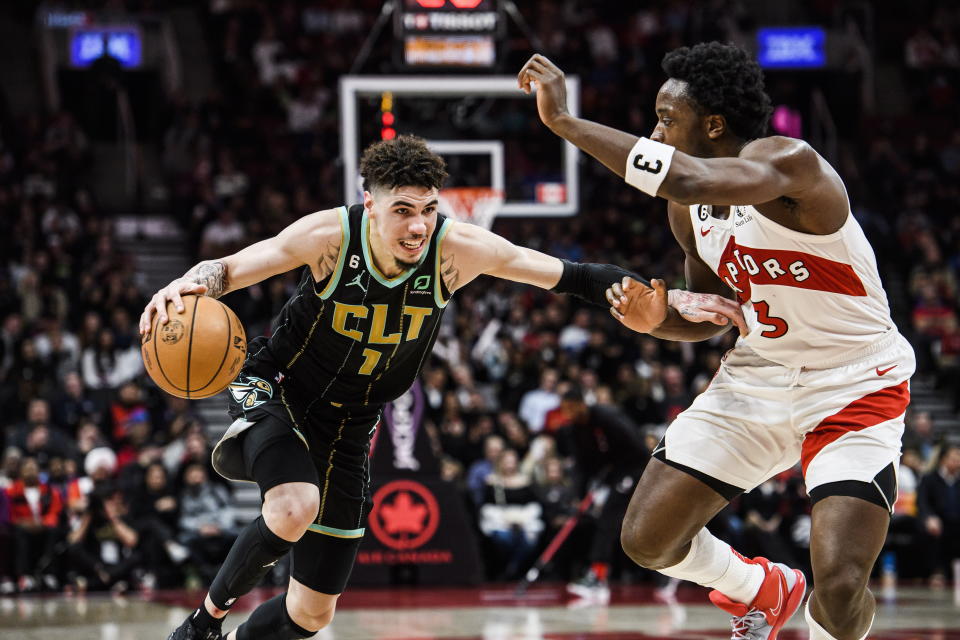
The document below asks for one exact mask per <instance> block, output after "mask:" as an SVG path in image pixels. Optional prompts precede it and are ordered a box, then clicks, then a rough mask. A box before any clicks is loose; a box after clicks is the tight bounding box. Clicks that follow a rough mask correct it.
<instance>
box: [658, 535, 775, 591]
mask: <svg viewBox="0 0 960 640" xmlns="http://www.w3.org/2000/svg"><path fill="white" fill-rule="evenodd" d="M660 573H662V574H663V575H665V576H670V577H671V578H679V579H681V580H689V581H690V582H696V583H697V584H699V585H702V586H704V587H710V588H711V589H716V590H717V591H719V592H720V593H722V594H723V595H725V596H727V597H728V598H730V599H731V600H734V601H736V602H742V603H744V604H750V603H751V602H753V599H754V598H755V597H756V596H757V592H758V591H760V585H762V584H763V578H764V572H763V567H761V566H760V565H758V564H750V563H748V562H744V560H743V559H742V558H741V557H740V556H738V555H737V554H736V553H734V551H733V549H731V548H730V545H728V544H727V543H726V542H723V541H722V540H720V539H719V538H716V537H714V536H713V534H711V533H710V532H709V531H707V530H706V529H705V528H704V529H701V530H700V532H699V533H698V534H697V535H696V536H694V538H693V540H691V541H690V551H689V553H687V555H686V557H685V558H684V559H683V560H681V561H680V562H678V563H677V564H675V565H673V566H672V567H667V568H666V569H661V570H660Z"/></svg>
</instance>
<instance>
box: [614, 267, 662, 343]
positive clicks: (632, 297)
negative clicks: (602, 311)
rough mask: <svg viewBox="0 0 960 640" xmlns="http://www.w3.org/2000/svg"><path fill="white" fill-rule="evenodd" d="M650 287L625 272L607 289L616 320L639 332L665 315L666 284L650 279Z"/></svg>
mask: <svg viewBox="0 0 960 640" xmlns="http://www.w3.org/2000/svg"><path fill="white" fill-rule="evenodd" d="M650 284H651V285H653V286H652V288H651V287H648V286H647V285H645V284H643V283H642V282H637V281H636V280H634V279H633V278H631V277H629V276H626V277H624V278H623V281H622V282H615V283H614V284H613V285H611V286H610V288H608V289H607V294H606V295H607V302H609V303H610V313H611V314H612V315H613V317H614V318H616V319H617V320H619V321H620V323H621V324H622V325H623V326H625V327H627V328H629V329H633V330H634V331H637V332H639V333H650V332H651V331H653V330H654V329H656V328H657V327H659V326H660V324H661V323H662V322H663V321H664V320H665V319H666V318H667V287H666V285H665V284H664V283H663V280H651V281H650Z"/></svg>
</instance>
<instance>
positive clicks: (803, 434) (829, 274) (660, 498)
mask: <svg viewBox="0 0 960 640" xmlns="http://www.w3.org/2000/svg"><path fill="white" fill-rule="evenodd" d="M662 66H663V69H664V71H665V72H666V74H667V76H668V80H667V81H666V82H665V83H664V84H663V86H662V87H661V88H660V91H659V93H658V95H657V101H656V113H657V118H658V119H657V125H656V127H655V128H654V130H653V133H652V134H651V136H650V138H645V137H641V138H637V136H635V135H633V134H630V133H625V132H622V131H617V130H615V129H611V128H609V127H606V126H603V125H600V124H597V123H594V122H589V121H587V120H582V119H578V118H574V117H572V116H571V115H570V114H569V113H568V112H567V109H566V104H565V100H566V96H565V87H564V81H563V73H562V72H561V71H560V69H558V68H557V67H556V66H555V65H553V64H552V63H551V62H550V61H549V60H547V59H546V58H544V57H543V56H541V55H534V56H533V57H532V58H531V59H530V60H529V61H528V62H527V64H526V65H525V66H524V67H523V69H522V70H521V72H520V75H519V77H518V82H519V84H520V86H521V88H523V89H525V90H526V91H528V92H529V91H530V90H531V88H532V86H531V84H532V83H536V89H537V108H538V110H539V113H540V117H541V119H542V120H543V122H544V123H545V124H546V125H547V126H548V127H549V128H550V129H551V130H553V131H554V132H555V133H556V134H557V135H559V136H561V137H562V138H564V139H566V140H568V141H570V142H572V143H573V144H575V145H577V146H578V147H580V148H581V149H583V150H584V151H586V152H587V153H589V154H590V155H592V156H594V157H595V158H597V159H598V160H599V161H600V162H602V163H603V164H605V165H606V166H607V167H608V168H609V169H610V170H611V171H613V172H615V173H617V174H618V175H620V176H623V177H624V178H625V179H626V182H627V183H628V184H630V185H632V186H634V187H636V188H637V189H640V190H641V191H643V192H645V193H647V194H649V195H651V196H659V197H661V198H664V199H666V200H667V201H668V203H667V212H668V217H669V221H670V227H671V229H672V230H673V233H674V235H675V236H676V238H677V240H678V242H679V243H680V245H681V246H682V247H683V249H684V251H685V253H686V278H687V287H688V289H689V290H691V291H693V292H700V293H705V294H706V293H709V294H725V295H727V296H729V297H735V299H736V300H737V301H738V302H739V303H740V305H741V307H742V309H743V312H744V316H745V317H746V320H747V324H748V331H747V332H746V335H743V334H741V337H740V339H739V340H738V341H737V344H736V346H735V347H734V349H732V350H731V351H730V352H729V353H728V354H727V355H726V356H725V357H724V360H723V363H722V364H721V366H720V370H719V371H718V372H717V374H716V377H715V378H714V380H713V382H712V383H711V385H710V386H709V388H708V389H707V390H706V391H705V392H703V393H702V394H701V395H700V396H699V397H698V398H697V399H696V400H695V401H694V402H693V404H692V405H691V406H690V408H689V409H687V410H686V411H684V412H683V413H681V414H680V415H679V416H678V417H677V419H676V420H675V421H674V422H673V423H672V424H671V425H670V427H669V428H668V429H667V432H666V435H665V437H664V440H663V442H662V443H661V444H660V446H659V447H658V450H657V451H656V452H655V454H654V456H655V458H656V459H655V460H652V461H651V463H650V464H649V465H648V466H647V469H646V472H645V473H644V475H643V477H642V478H641V480H640V483H639V485H638V486H637V489H636V492H635V493H634V496H633V499H632V501H631V504H630V508H629V510H628V512H627V515H626V517H625V518H624V522H623V529H622V534H621V540H622V543H623V548H624V550H625V551H626V552H627V554H628V555H629V556H630V557H631V558H632V559H633V560H634V561H636V562H637V563H639V564H640V565H642V566H645V567H649V568H652V569H656V570H658V571H660V572H661V573H664V574H666V575H668V576H671V577H675V578H681V579H684V580H691V581H693V582H697V583H699V584H702V585H705V586H708V587H712V588H713V589H714V591H713V592H712V593H711V594H710V599H711V600H712V601H713V602H714V604H717V605H718V606H720V607H721V608H723V609H725V610H726V611H728V612H729V613H731V614H732V615H733V619H732V624H733V636H732V637H733V638H751V639H754V638H764V639H772V638H775V637H776V635H777V634H778V633H779V631H780V629H781V628H782V627H783V625H784V624H785V623H786V621H787V619H789V617H790V616H791V615H793V613H794V612H795V611H797V610H798V609H799V607H800V606H801V604H802V601H803V597H804V592H805V589H806V585H805V579H804V576H803V574H802V573H800V572H799V571H797V570H794V569H790V568H788V567H786V566H784V565H779V564H775V563H771V562H769V561H767V560H766V559H764V558H755V559H753V560H750V559H746V558H744V557H742V556H740V555H739V554H737V553H736V552H735V551H734V550H733V549H731V548H730V547H729V546H728V545H726V544H723V543H722V542H721V541H719V540H718V539H716V538H715V537H713V536H712V535H711V534H710V533H709V532H708V531H707V530H706V529H705V528H704V526H705V525H706V523H707V522H708V521H709V520H710V519H711V518H712V517H713V516H714V515H715V514H716V513H717V512H718V511H720V509H722V508H723V507H724V505H726V504H727V502H728V501H729V500H730V499H732V498H733V497H735V496H736V495H738V494H740V493H741V492H743V491H749V490H751V489H753V488H754V487H756V486H757V485H759V484H760V483H761V482H763V481H764V480H765V479H766V478H769V477H771V476H773V475H775V474H777V473H779V472H780V471H783V470H785V469H788V468H790V467H792V466H794V465H795V464H796V463H797V462H798V461H799V462H800V463H801V466H802V470H803V474H804V478H805V482H806V486H807V491H808V492H809V494H810V497H811V500H812V502H813V511H812V520H813V521H812V532H811V540H810V553H811V560H812V566H813V577H814V587H815V588H814V590H813V592H812V594H811V597H810V598H809V600H808V602H807V607H806V610H805V612H806V620H807V623H808V625H809V627H810V637H811V638H814V639H815V640H830V639H832V638H837V639H838V640H857V639H860V638H865V637H866V634H867V632H868V631H869V629H870V627H871V625H872V621H873V617H874V611H875V608H876V605H875V600H874V598H873V596H872V594H871V593H870V591H869V590H868V589H867V580H868V578H869V576H870V572H871V569H872V567H873V565H874V562H875V560H876V558H877V555H878V554H879V552H880V549H881V547H882V545H883V542H884V538H885V536H886V532H887V527H888V524H889V515H890V508H891V505H892V504H893V503H894V501H895V496H896V472H895V469H896V466H897V460H898V458H899V455H900V438H901V435H902V432H903V415H904V411H905V409H906V406H907V403H908V401H909V396H910V394H909V386H908V385H909V378H910V375H911V374H912V373H913V371H914V367H915V361H914V355H913V351H912V349H911V348H910V345H909V344H908V343H907V342H906V340H905V339H904V338H903V337H902V336H901V335H900V334H899V333H898V332H897V329H896V327H895V326H894V324H893V321H892V320H891V318H890V311H889V308H888V305H887V299H886V295H885V294H884V292H883V289H882V288H881V285H880V278H879V276H878V274H877V265H876V260H875V257H874V254H873V251H872V249H871V248H870V245H869V244H868V243H867V240H866V238H865V237H864V234H863V231H862V230H861V228H860V226H859V224H857V222H856V220H855V219H854V218H853V216H852V215H851V213H850V204H849V202H848V200H847V194H846V191H845V189H844V186H843V183H842V182H841V180H840V177H839V176H838V175H837V173H836V171H834V169H833V168H832V167H831V166H830V165H829V164H828V163H827V162H826V161H825V160H824V159H823V158H822V157H820V156H819V155H818V154H817V153H816V151H814V150H813V149H812V148H811V147H810V145H808V144H807V143H805V142H803V141H802V140H796V139H792V138H785V137H779V136H773V137H764V136H765V132H766V128H767V121H768V118H769V116H770V112H771V108H770V99H769V97H768V96H767V95H766V93H765V92H764V88H763V75H762V72H761V70H760V68H759V66H758V65H757V64H756V63H755V62H754V61H753V60H751V59H749V57H748V56H747V54H746V53H745V52H744V51H743V50H741V49H739V48H737V47H734V46H731V45H725V44H720V43H717V42H712V43H709V44H699V45H697V46H695V47H692V48H687V47H684V48H681V49H677V50H675V51H673V52H671V53H669V54H667V56H666V57H665V58H664V60H663V65H662ZM652 284H653V288H654V291H652V292H651V291H650V289H649V288H648V287H646V286H644V285H642V284H641V283H638V282H630V281H628V280H625V281H624V283H623V284H622V285H621V284H618V285H615V286H613V287H611V289H610V290H609V291H608V300H609V301H610V303H611V305H612V307H611V312H612V313H613V314H614V316H616V317H617V318H618V319H619V320H620V321H621V322H622V323H623V324H625V325H626V326H628V327H631V328H633V329H635V330H637V331H642V332H647V333H650V334H651V335H653V336H656V337H660V338H665V339H671V340H703V339H705V338H708V337H709V336H711V335H714V334H716V333H718V332H720V331H724V330H726V328H725V327H724V328H721V327H718V326H709V325H694V324H692V323H690V322H687V321H685V320H684V319H683V318H681V317H680V316H679V315H678V314H677V313H676V312H674V311H673V310H669V309H667V307H666V300H667V297H668V295H667V292H666V291H665V290H664V287H663V283H662V282H657V281H654V282H653V283H652ZM671 295H672V294H671Z"/></svg>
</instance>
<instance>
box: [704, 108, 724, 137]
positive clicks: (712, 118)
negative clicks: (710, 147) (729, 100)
mask: <svg viewBox="0 0 960 640" xmlns="http://www.w3.org/2000/svg"><path fill="white" fill-rule="evenodd" d="M703 126H704V129H706V133H707V137H708V138H710V139H711V140H716V139H718V138H719V137H720V136H722V135H723V134H724V133H725V132H726V131H727V119H726V118H724V117H723V116H721V115H718V114H712V115H709V116H707V117H706V118H704V119H703Z"/></svg>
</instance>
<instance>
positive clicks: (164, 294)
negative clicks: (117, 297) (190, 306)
mask: <svg viewBox="0 0 960 640" xmlns="http://www.w3.org/2000/svg"><path fill="white" fill-rule="evenodd" d="M206 292H207V286H206V285H204V284H197V283H196V282H189V281H187V280H174V281H173V282H171V283H170V284H168V285H167V286H165V287H164V288H163V289H160V291H157V292H156V293H155V294H153V297H152V298H150V302H148V303H147V306H146V307H144V309H143V313H142V314H140V335H141V336H145V335H147V334H148V333H150V323H151V322H152V321H153V314H154V312H156V313H157V314H158V315H159V316H160V317H159V319H158V322H159V323H160V324H167V321H168V320H169V319H170V318H169V317H168V316H167V302H172V303H173V306H174V307H175V308H176V310H177V311H178V312H179V311H183V299H182V297H181V296H184V295H187V294H191V293H195V294H197V295H199V296H202V295H203V294H205V293H206Z"/></svg>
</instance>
